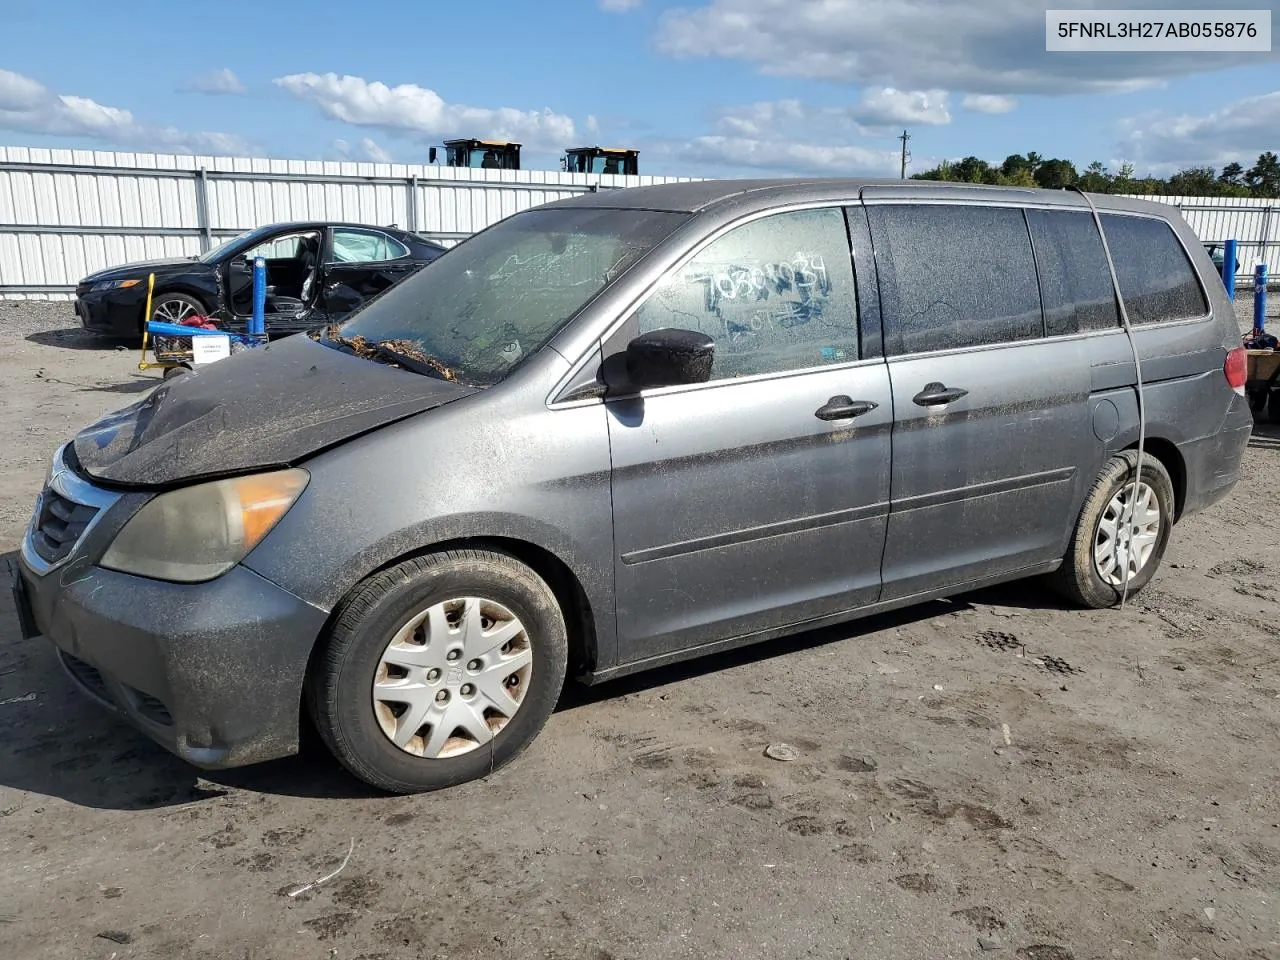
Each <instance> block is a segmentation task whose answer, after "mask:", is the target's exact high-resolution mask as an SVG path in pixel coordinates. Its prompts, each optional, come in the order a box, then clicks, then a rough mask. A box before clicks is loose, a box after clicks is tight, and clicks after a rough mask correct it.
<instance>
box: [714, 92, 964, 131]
mask: <svg viewBox="0 0 1280 960" xmlns="http://www.w3.org/2000/svg"><path fill="white" fill-rule="evenodd" d="M950 122H951V113H950V111H949V110H948V108H947V94H946V92H945V91H942V90H895V89H893V88H892V87H882V88H879V89H871V90H867V91H865V92H864V93H863V95H862V98H861V100H860V101H859V102H858V103H856V104H854V105H852V106H848V107H811V106H808V105H806V104H804V103H802V102H801V101H799V100H762V101H759V102H757V103H751V104H747V105H746V106H742V107H735V108H732V109H731V110H729V111H727V112H726V113H725V114H724V115H723V116H721V117H720V118H719V119H718V120H717V121H716V127H717V129H718V130H719V131H720V132H721V133H723V134H725V135H726V136H731V137H748V138H750V137H763V138H765V139H769V138H771V137H775V136H778V135H781V134H782V133H784V132H785V133H787V134H789V135H791V136H794V137H798V138H800V139H802V140H803V139H808V138H810V137H812V135H813V134H814V133H815V132H816V131H822V134H823V136H825V137H827V138H830V137H832V135H833V134H842V135H845V136H848V135H857V136H871V137H886V136H889V135H891V134H892V133H894V132H896V129H897V128H898V127H899V126H902V125H906V124H926V125H942V124H947V123H950Z"/></svg>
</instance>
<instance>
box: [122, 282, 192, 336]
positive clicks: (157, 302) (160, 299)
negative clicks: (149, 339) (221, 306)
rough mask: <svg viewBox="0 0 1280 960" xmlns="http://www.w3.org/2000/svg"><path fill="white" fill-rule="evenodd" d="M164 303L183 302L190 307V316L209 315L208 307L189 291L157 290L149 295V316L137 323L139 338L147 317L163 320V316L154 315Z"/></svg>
mask: <svg viewBox="0 0 1280 960" xmlns="http://www.w3.org/2000/svg"><path fill="white" fill-rule="evenodd" d="M144 303H145V301H144ZM165 303H176V304H183V305H185V306H186V307H188V308H190V309H191V311H192V314H190V315H192V316H194V315H197V314H198V315H199V316H202V317H207V316H208V315H209V308H208V307H206V306H205V305H204V303H202V302H201V300H200V298H199V297H193V296H192V295H191V294H189V293H178V292H177V291H165V292H161V291H158V290H157V291H156V292H155V293H153V294H152V295H151V316H150V317H149V318H145V317H144V318H143V322H140V323H139V324H138V336H139V338H141V336H142V330H143V326H144V324H145V321H146V320H147V319H151V320H164V317H157V316H156V311H157V310H159V309H160V306H161V304H165ZM165 322H168V321H165Z"/></svg>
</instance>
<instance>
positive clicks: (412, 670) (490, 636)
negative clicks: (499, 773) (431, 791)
mask: <svg viewBox="0 0 1280 960" xmlns="http://www.w3.org/2000/svg"><path fill="white" fill-rule="evenodd" d="M532 672H533V648H532V646H531V645H530V642H529V634H528V633H527V632H526V631H525V628H524V624H522V623H521V622H520V621H519V619H517V617H516V615H515V614H513V613H512V612H511V611H510V610H508V609H507V608H506V607H504V606H503V605H502V604H500V603H496V602H494V601H492V600H484V599H481V598H479V597H462V598H460V599H456V600H446V601H445V602H444V603H437V604H436V605H435V606H433V607H431V608H429V609H427V610H424V611H423V612H422V613H419V614H417V615H416V616H414V617H413V618H412V619H411V620H409V622H408V623H406V624H405V625H404V626H402V627H401V628H400V629H399V630H398V631H396V635H395V636H394V637H392V638H391V642H390V643H389V644H387V648H386V650H384V651H383V653H382V659H381V660H380V661H379V662H378V670H377V672H376V673H375V674H374V678H373V712H374V715H375V716H376V717H377V718H378V725H379V726H380V727H382V732H383V733H384V734H386V736H387V739H388V740H390V741H391V742H392V743H394V744H395V745H396V746H397V747H399V748H400V749H401V750H404V751H405V752H406V753H411V754H413V755H414V756H418V757H428V758H431V759H435V758H439V757H454V756H458V755H459V754H463V753H469V752H470V751H472V750H474V749H476V748H477V747H480V746H483V745H484V744H486V743H488V742H489V741H491V740H492V739H493V738H494V737H496V736H497V735H498V734H499V733H500V732H501V731H502V728H503V727H505V726H506V725H507V724H508V723H510V722H511V719H512V718H513V717H514V716H515V715H516V711H517V710H519V709H520V704H521V703H523V702H524V696H525V691H527V690H528V689H529V677H530V674H531V673H532Z"/></svg>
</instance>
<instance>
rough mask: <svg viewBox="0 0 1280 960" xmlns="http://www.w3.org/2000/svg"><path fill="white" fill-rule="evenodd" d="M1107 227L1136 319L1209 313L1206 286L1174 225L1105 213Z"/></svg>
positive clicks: (1132, 319)
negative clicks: (1179, 238)
mask: <svg viewBox="0 0 1280 960" xmlns="http://www.w3.org/2000/svg"><path fill="white" fill-rule="evenodd" d="M1102 228H1103V229H1104V230H1105V231H1106V233H1107V245H1108V246H1109V247H1110V248H1111V259H1112V260H1114V261H1115V265H1116V275H1117V277H1119V280H1120V293H1121V294H1122V295H1123V296H1124V305H1125V309H1126V310H1127V311H1128V312H1129V321H1130V323H1133V324H1135V325H1137V324H1149V323H1169V322H1171V321H1174V320H1188V319H1191V318H1193V317H1202V316H1204V315H1205V314H1206V313H1208V312H1209V304H1208V302H1207V301H1206V300H1205V294H1204V288H1202V287H1201V286H1200V280H1199V279H1198V278H1197V277H1196V272H1195V269H1194V268H1193V267H1192V266H1191V261H1190V260H1189V259H1188V258H1187V253H1186V251H1185V250H1184V249H1183V248H1182V244H1181V243H1179V242H1178V238H1177V235H1176V234H1174V232H1173V228H1172V227H1170V226H1169V224H1167V223H1165V221H1163V220H1157V219H1154V218H1152V217H1136V216H1125V215H1123V214H1116V213H1104V214H1102Z"/></svg>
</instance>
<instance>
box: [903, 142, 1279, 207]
mask: <svg viewBox="0 0 1280 960" xmlns="http://www.w3.org/2000/svg"><path fill="white" fill-rule="evenodd" d="M911 179H912V180H947V181H951V182H953V183H990V184H1000V185H1003V186H1011V187H1043V188H1045V189H1047V190H1061V189H1063V188H1065V187H1079V188H1080V189H1081V190H1087V191H1089V192H1090V193H1137V194H1145V195H1155V196H1169V197H1268V198H1276V197H1280V157H1277V156H1276V155H1275V154H1274V153H1272V152H1271V151H1270V150H1268V151H1267V152H1266V153H1263V154H1261V155H1259V157H1258V162H1257V163H1255V164H1254V165H1253V166H1252V167H1249V168H1248V169H1245V168H1244V166H1243V165H1242V164H1239V163H1228V164H1227V165H1226V166H1225V167H1223V168H1222V171H1221V172H1219V171H1218V170H1216V169H1215V168H1213V167H1188V168H1187V169H1185V170H1179V171H1178V172H1177V173H1175V174H1174V175H1173V176H1171V177H1169V178H1168V179H1166V180H1162V179H1160V178H1159V177H1135V176H1134V168H1133V164H1131V163H1126V164H1124V165H1123V166H1121V167H1120V169H1119V170H1118V171H1116V172H1115V173H1113V172H1111V171H1110V170H1108V169H1107V168H1106V167H1105V166H1103V164H1102V163H1101V162H1100V161H1097V160H1095V161H1094V162H1093V163H1091V164H1089V166H1087V167H1086V168H1085V169H1084V172H1083V173H1082V172H1080V171H1078V170H1077V169H1076V166H1075V164H1073V163H1072V162H1071V161H1070V160H1059V159H1056V158H1055V159H1045V158H1044V157H1042V156H1040V154H1038V153H1027V154H1021V153H1015V154H1011V155H1010V156H1008V157H1005V160H1004V163H1001V164H992V163H988V162H987V161H986V160H981V159H979V158H978V157H965V158H964V159H963V160H956V161H954V162H952V161H948V160H944V161H942V163H940V164H938V166H936V167H934V168H933V169H932V170H925V171H923V172H921V173H913V174H912V175H911Z"/></svg>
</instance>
